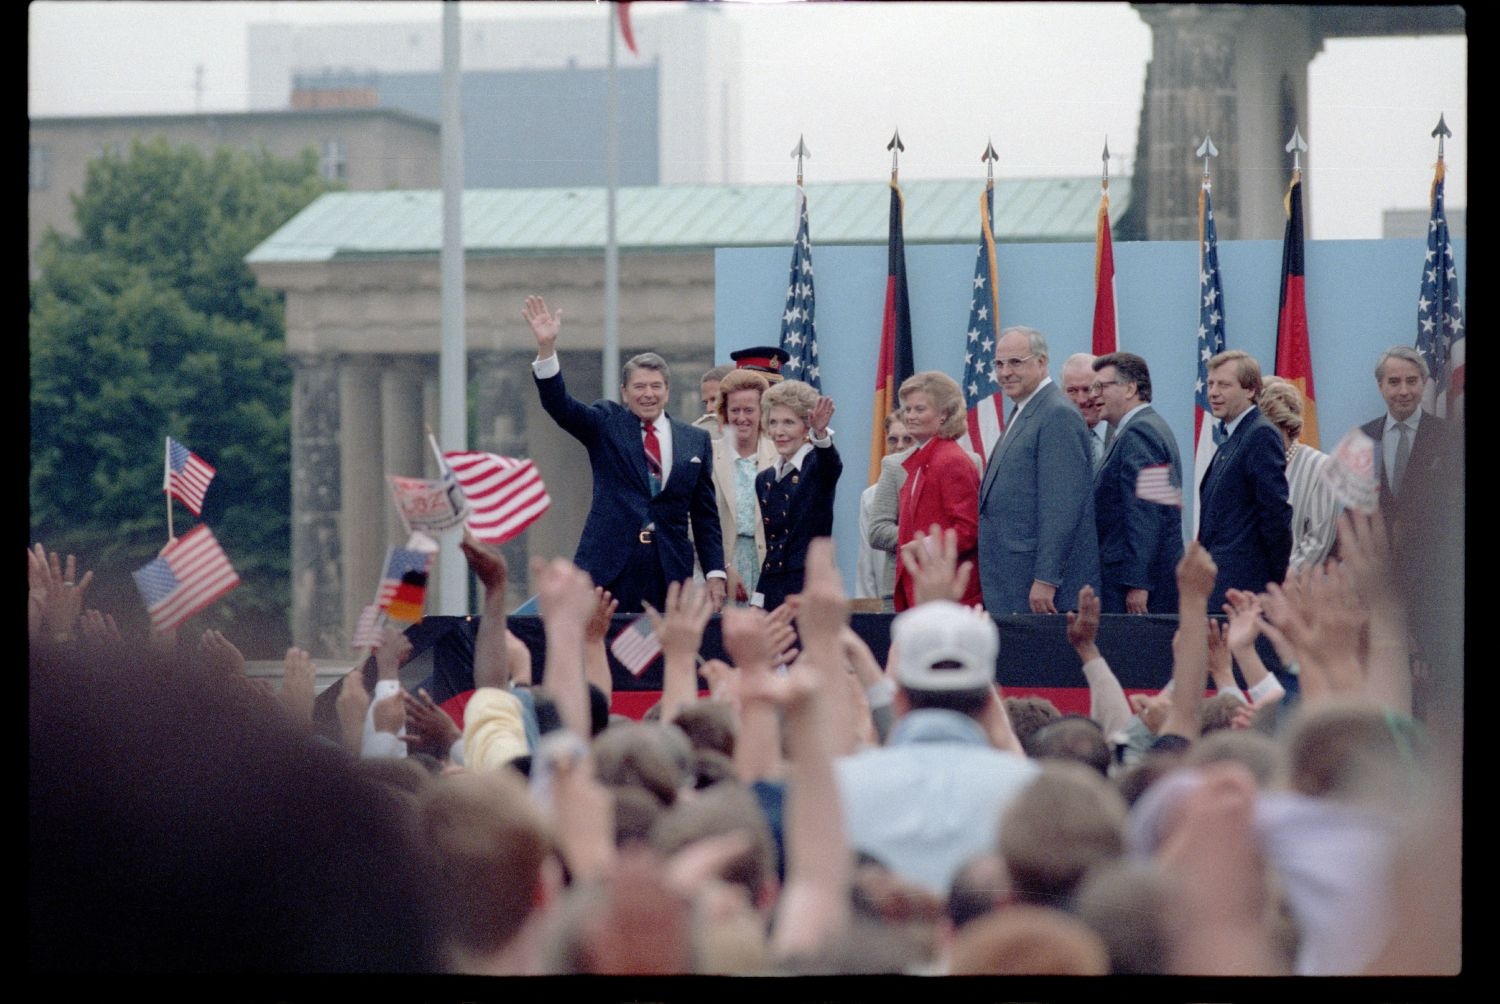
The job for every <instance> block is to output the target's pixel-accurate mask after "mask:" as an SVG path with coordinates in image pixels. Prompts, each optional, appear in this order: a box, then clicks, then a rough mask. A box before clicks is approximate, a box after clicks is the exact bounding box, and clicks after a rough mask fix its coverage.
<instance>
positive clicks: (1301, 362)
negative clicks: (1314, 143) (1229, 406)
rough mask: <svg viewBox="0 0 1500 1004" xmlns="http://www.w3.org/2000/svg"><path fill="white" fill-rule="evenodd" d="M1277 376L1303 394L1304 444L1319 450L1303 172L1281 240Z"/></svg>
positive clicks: (1292, 191) (1291, 193)
mask: <svg viewBox="0 0 1500 1004" xmlns="http://www.w3.org/2000/svg"><path fill="white" fill-rule="evenodd" d="M1276 375H1277V376H1279V377H1285V378H1286V379H1287V380H1289V381H1291V382H1292V383H1294V384H1296V385H1297V389H1298V390H1300V391H1301V392H1302V435H1301V436H1300V437H1299V438H1300V439H1301V440H1302V442H1304V443H1306V444H1307V445H1308V446H1311V447H1312V448H1313V449H1317V448H1318V405H1317V401H1316V400H1315V397H1316V395H1315V394H1314V393H1313V372H1312V346H1311V345H1310V344H1309V342H1308V333H1307V295H1306V286H1305V281H1304V275H1303V260H1302V172H1300V171H1293V172H1292V184H1291V187H1290V188H1288V189H1287V193H1286V236H1284V237H1283V238H1282V240H1281V307H1280V309H1279V310H1278V311H1277V315H1276Z"/></svg>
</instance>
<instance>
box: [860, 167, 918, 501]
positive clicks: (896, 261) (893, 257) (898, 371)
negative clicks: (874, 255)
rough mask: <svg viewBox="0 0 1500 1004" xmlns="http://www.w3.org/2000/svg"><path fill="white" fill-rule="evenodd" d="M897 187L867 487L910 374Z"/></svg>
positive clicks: (908, 312)
mask: <svg viewBox="0 0 1500 1004" xmlns="http://www.w3.org/2000/svg"><path fill="white" fill-rule="evenodd" d="M902 207H903V203H902V200H901V186H900V185H898V184H897V183H896V182H895V181H892V182H891V231H890V234H891V236H890V246H889V252H888V255H887V257H888V263H887V266H886V279H885V318H884V320H883V321H882V322H881V325H880V361H879V363H878V364H877V366H876V369H875V406H874V408H873V409H871V416H872V417H871V425H870V484H872V485H873V484H874V483H875V481H876V479H878V478H879V477H880V460H881V458H882V457H884V456H885V416H886V415H888V414H890V412H891V409H893V408H895V407H896V391H897V390H898V389H899V388H900V387H901V384H902V382H903V381H904V380H905V379H906V378H907V377H909V376H911V374H912V361H911V304H910V303H909V302H908V301H907V298H906V244H905V242H904V241H903V240H902V238H901V210H902Z"/></svg>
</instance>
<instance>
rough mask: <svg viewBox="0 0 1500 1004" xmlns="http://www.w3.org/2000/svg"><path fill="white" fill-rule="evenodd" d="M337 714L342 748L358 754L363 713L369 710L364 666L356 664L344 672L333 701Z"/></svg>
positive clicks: (360, 743) (363, 721) (363, 719)
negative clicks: (342, 741)
mask: <svg viewBox="0 0 1500 1004" xmlns="http://www.w3.org/2000/svg"><path fill="white" fill-rule="evenodd" d="M333 707H334V711H335V712H337V714H338V719H339V734H340V735H341V736H343V738H344V748H345V749H347V750H348V751H349V752H350V753H352V754H353V755H354V756H359V751H360V748H361V746H362V745H363V744H364V729H365V714H366V713H367V712H368V711H369V710H370V692H369V691H368V690H366V689H365V674H364V666H363V665H358V666H355V667H354V668H353V669H351V670H350V671H349V672H347V673H345V674H344V681H343V683H342V685H341V686H340V687H339V694H338V698H337V699H336V700H335V701H334V702H333Z"/></svg>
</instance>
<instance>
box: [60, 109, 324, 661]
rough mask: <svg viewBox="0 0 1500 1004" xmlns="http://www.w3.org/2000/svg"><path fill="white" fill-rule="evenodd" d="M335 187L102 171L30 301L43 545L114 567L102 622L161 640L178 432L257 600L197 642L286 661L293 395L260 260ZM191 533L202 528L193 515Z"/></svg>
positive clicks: (308, 170)
mask: <svg viewBox="0 0 1500 1004" xmlns="http://www.w3.org/2000/svg"><path fill="white" fill-rule="evenodd" d="M326 188H327V186H326V185H325V184H324V183H323V182H322V181H320V180H319V178H318V173H317V159H316V155H315V154H314V153H313V152H312V151H310V150H309V151H307V152H306V153H304V155H303V157H302V158H301V159H300V160H295V161H289V160H281V159H277V158H275V157H272V156H271V155H269V154H267V153H265V152H260V153H247V152H243V151H235V150H228V149H220V150H217V151H215V152H214V153H212V154H205V153H203V152H201V151H198V150H196V149H194V148H191V147H174V146H171V145H169V144H168V143H167V142H166V140H164V139H156V140H153V141H151V142H139V141H138V142H136V143H135V144H133V145H132V147H131V149H130V151H129V153H128V154H105V155H103V156H101V157H99V158H98V159H96V160H94V161H92V162H91V163H90V164H89V170H88V180H87V182H86V184H85V188H84V191H83V193H82V194H81V195H77V196H75V197H74V204H75V207H76V217H77V223H78V229H79V236H78V237H77V238H61V237H59V236H57V235H55V234H54V235H50V236H49V238H48V240H47V241H46V242H45V244H44V246H43V248H42V250H41V253H40V255H39V257H38V262H39V264H40V276H39V278H38V279H37V280H35V281H34V282H33V283H32V285H31V291H30V293H31V296H30V314H31V316H30V322H31V323H30V349H31V352H30V365H31V479H30V502H31V532H32V539H33V540H40V541H42V542H43V543H45V544H46V545H47V547H48V548H49V549H53V550H59V551H63V552H71V553H76V554H78V555H79V556H80V558H81V559H82V560H83V562H84V564H85V565H86V566H87V567H90V568H93V569H94V570H95V576H96V578H95V585H94V587H93V589H92V590H91V593H94V594H95V595H92V596H91V597H90V603H91V605H94V606H98V607H99V608H100V609H104V610H110V611H112V612H113V613H114V614H115V616H116V618H117V619H121V618H123V620H122V623H131V624H134V625H137V626H138V627H141V628H143V627H144V625H145V612H144V607H143V604H142V603H141V600H140V596H139V594H138V593H137V592H136V590H135V586H134V582H133V581H132V579H131V577H130V572H131V571H132V570H134V569H136V568H139V567H140V566H141V565H144V564H145V563H146V562H147V561H150V560H151V559H152V558H153V557H155V556H156V554H157V552H158V551H159V550H160V549H161V547H162V546H163V545H164V544H165V543H166V540H167V517H166V505H165V497H164V495H163V494H162V490H161V484H162V472H163V462H164V460H163V455H164V443H165V437H166V436H168V435H170V436H172V437H173V438H175V439H177V440H178V441H179V442H181V443H183V444H184V445H186V446H187V447H188V448H189V449H191V450H193V451H194V452H196V453H197V454H198V455H199V456H201V457H203V458H204V459H205V460H207V461H209V462H210V463H212V464H213V465H214V466H215V467H216V468H217V469H218V475H217V476H216V477H215V479H214V482H213V484H212V486H211V487H210V488H209V490H208V496H207V498H206V500H205V503H204V507H203V514H202V517H201V518H202V520H203V521H204V522H206V523H208V524H209V525H210V526H211V527H212V528H213V531H214V535H215V536H216V537H217V538H218V539H219V542H220V543H221V544H222V545H223V547H224V550H225V551H226V553H227V554H228V555H229V559H230V561H231V562H232V563H233V564H234V566H235V569H236V570H237V571H238V572H239V574H240V578H241V584H240V586H239V588H238V589H235V590H234V591H233V592H231V593H230V594H229V595H228V596H227V597H225V598H224V599H223V600H221V601H220V602H219V603H217V604H215V605H214V606H213V607H211V608H210V609H209V610H207V611H205V612H204V613H203V614H200V615H199V616H198V617H197V618H195V619H194V621H193V622H192V623H191V624H190V625H189V627H190V628H195V629H201V628H202V627H207V626H213V627H219V628H221V629H225V630H226V632H227V633H230V635H231V637H232V638H233V639H234V640H235V641H236V643H237V644H239V645H240V647H241V649H242V650H244V651H245V653H246V655H247V656H249V657H251V658H273V657H275V656H278V655H279V654H280V653H281V652H282V651H284V650H285V646H286V645H287V644H288V638H289V627H288V624H287V611H288V609H289V603H290V590H289V588H288V581H287V577H288V568H289V564H290V551H291V546H290V536H289V525H290V519H289V517H290V512H291V497H290V493H291V473H290V431H289V420H290V394H291V370H290V367H289V366H288V364H287V362H286V358H285V351H284V340H285V339H284V331H285V329H284V326H283V321H282V304H281V299H280V296H279V295H278V294H275V293H272V292H269V291H267V290H263V289H260V288H259V287H257V286H256V284H255V278H254V276H253V275H252V273H251V272H250V270H249V268H248V267H247V266H246V265H245V262H244V258H245V255H246V254H247V253H248V252H249V251H250V250H251V249H252V248H253V247H254V246H255V245H256V244H258V243H259V242H260V241H261V240H263V239H264V238H265V237H266V236H268V235H269V234H270V233H271V232H272V231H273V230H275V229H276V228H277V227H279V226H280V225H281V224H283V223H285V222H286V221H287V220H288V219H290V218H291V217H292V216H293V215H294V214H295V213H297V211H298V210H300V209H302V208H303V207H304V206H306V205H307V204H308V203H309V202H311V201H312V200H313V199H314V198H316V197H317V196H318V195H319V194H320V193H321V192H323V191H325V190H326ZM174 506H175V508H174V510H173V518H174V529H175V531H176V532H177V534H178V535H179V536H180V535H181V534H182V533H184V532H185V531H186V530H187V529H189V528H191V527H192V526H193V525H194V524H195V523H196V520H195V519H194V517H193V516H192V515H191V513H189V512H188V511H187V509H186V508H185V507H184V506H182V505H181V504H180V503H174Z"/></svg>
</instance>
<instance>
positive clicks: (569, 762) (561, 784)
mask: <svg viewBox="0 0 1500 1004" xmlns="http://www.w3.org/2000/svg"><path fill="white" fill-rule="evenodd" d="M545 755H547V756H549V757H550V758H551V771H552V784H551V789H552V802H551V805H550V806H548V808H549V809H550V811H551V815H552V820H553V826H554V829H555V831H556V833H557V839H558V849H559V850H560V851H561V852H562V856H563V860H564V861H566V862H567V865H568V873H569V874H570V875H571V876H572V877H573V881H574V882H575V883H578V882H587V881H590V880H592V879H598V878H602V877H603V876H604V875H605V874H606V873H608V872H609V870H610V869H611V868H612V867H613V865H614V863H615V832H614V830H615V803H614V796H613V795H611V794H610V792H609V789H607V788H605V787H604V785H602V784H600V783H599V781H598V780H596V779H595V776H594V761H593V757H592V756H591V755H590V754H589V752H588V750H587V749H586V748H582V747H575V746H568V747H559V748H556V749H549V751H548V752H547V753H546V754H545Z"/></svg>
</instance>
